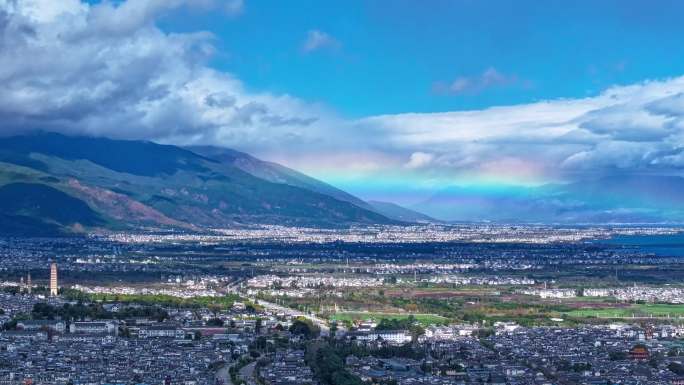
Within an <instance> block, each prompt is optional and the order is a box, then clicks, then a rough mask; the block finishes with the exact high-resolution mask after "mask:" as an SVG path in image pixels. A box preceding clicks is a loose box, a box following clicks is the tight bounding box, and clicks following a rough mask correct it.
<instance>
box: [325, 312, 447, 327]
mask: <svg viewBox="0 0 684 385" xmlns="http://www.w3.org/2000/svg"><path fill="white" fill-rule="evenodd" d="M410 316H413V317H414V318H415V319H416V321H418V323H420V324H421V325H424V326H428V325H434V324H445V323H447V322H448V319H447V318H446V317H442V316H439V315H436V314H410V313H378V312H342V313H336V314H332V315H331V316H330V320H331V321H339V322H345V321H349V322H353V321H364V320H373V321H375V322H380V320H383V319H391V320H404V319H407V318H408V317H410Z"/></svg>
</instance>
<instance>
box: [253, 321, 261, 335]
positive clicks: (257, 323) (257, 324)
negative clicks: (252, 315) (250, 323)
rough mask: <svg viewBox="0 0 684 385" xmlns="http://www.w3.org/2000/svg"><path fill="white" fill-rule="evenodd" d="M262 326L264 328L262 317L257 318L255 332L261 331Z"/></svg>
mask: <svg viewBox="0 0 684 385" xmlns="http://www.w3.org/2000/svg"><path fill="white" fill-rule="evenodd" d="M261 328H262V321H261V318H257V319H256V322H255V323H254V332H255V333H256V334H259V333H261Z"/></svg>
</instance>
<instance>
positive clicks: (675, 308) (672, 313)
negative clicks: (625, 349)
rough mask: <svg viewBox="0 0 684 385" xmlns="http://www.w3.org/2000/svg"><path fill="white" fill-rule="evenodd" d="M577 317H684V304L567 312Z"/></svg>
mask: <svg viewBox="0 0 684 385" xmlns="http://www.w3.org/2000/svg"><path fill="white" fill-rule="evenodd" d="M565 314H566V315H567V316H570V317H577V318H588V317H597V318H630V317H633V316H634V317H651V316H653V317H668V316H669V317H684V305H665V304H654V305H646V304H637V305H631V306H628V307H605V308H597V309H578V310H572V311H569V312H567V313H565Z"/></svg>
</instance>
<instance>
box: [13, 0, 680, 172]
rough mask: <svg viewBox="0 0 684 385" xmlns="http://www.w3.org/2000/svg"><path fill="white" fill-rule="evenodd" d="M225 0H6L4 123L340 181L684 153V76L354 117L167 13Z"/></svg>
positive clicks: (608, 162)
mask: <svg viewBox="0 0 684 385" xmlns="http://www.w3.org/2000/svg"><path fill="white" fill-rule="evenodd" d="M226 4H227V3H225V2H218V1H210V0H203V1H199V2H197V1H192V2H191V1H182V0H172V1H156V0H140V1H132V0H128V1H123V2H116V3H114V2H103V3H97V4H86V3H82V2H80V1H78V0H62V1H51V0H22V1H15V0H0V85H2V87H0V119H2V121H3V123H4V124H3V126H2V131H3V134H11V133H17V132H24V131H27V130H34V129H41V130H46V131H58V132H63V133H75V134H76V133H77V134H88V135H95V136H109V137H114V138H129V139H150V140H156V141H160V142H165V143H173V144H180V145H189V144H212V145H224V146H229V147H234V148H240V149H244V150H247V151H250V152H254V153H256V154H258V155H260V156H262V157H263V156H265V157H267V158H269V157H270V158H272V159H274V160H277V161H281V162H284V163H286V164H288V165H290V166H293V167H295V168H299V169H302V170H304V171H308V172H311V173H313V174H314V175H315V176H319V177H324V178H325V179H327V180H329V181H333V182H334V181H335V175H337V174H344V173H351V174H354V173H358V174H359V175H362V177H367V178H377V177H378V176H382V175H389V174H392V173H395V174H401V173H405V172H410V173H411V175H413V176H416V175H417V177H415V178H413V179H411V180H412V181H415V180H418V181H419V182H418V183H422V182H421V181H423V182H425V183H426V184H434V183H435V180H437V181H440V182H444V183H446V182H449V181H456V182H457V181H459V180H463V179H468V178H471V179H472V178H474V179H478V178H481V179H482V180H504V181H507V182H512V183H542V182H545V181H549V180H563V179H565V180H567V179H573V178H577V177H578V175H579V176H581V175H589V174H590V175H594V174H601V175H606V174H608V175H610V174H615V173H664V174H680V173H681V171H682V169H684V77H679V78H669V79H663V80H652V81H644V82H642V83H639V84H633V85H628V86H614V87H612V88H609V89H606V90H604V91H603V92H601V93H600V94H598V95H595V96H591V97H586V98H578V99H558V100H546V101H539V102H536V103H531V104H522V105H512V106H501V107H492V108H488V109H483V110H472V111H455V112H443V113H404V114H395V115H381V116H371V117H366V118H361V119H346V118H344V117H341V116H339V115H338V114H336V113H335V112H334V109H333V108H332V107H329V106H325V105H322V104H319V103H315V102H309V101H306V100H302V99H300V98H297V97H295V96H291V95H287V94H279V93H269V92H258V91H253V90H250V89H249V87H248V86H247V85H245V84H244V83H243V82H242V81H241V80H240V79H238V78H236V77H235V76H234V75H233V74H231V73H228V72H224V71H219V70H217V69H214V68H213V67H212V66H211V63H210V61H211V58H212V57H213V55H215V54H216V48H215V44H214V42H215V39H216V37H215V36H214V35H212V34H211V33H209V32H205V31H195V32H182V33H179V32H173V31H166V30H164V29H162V28H161V27H159V26H158V23H157V21H158V20H159V18H160V17H163V16H164V15H165V14H167V13H168V12H178V11H179V10H182V11H184V12H186V11H192V10H191V9H190V8H197V9H198V10H197V12H203V11H207V10H211V11H214V10H218V11H220V12H225V13H226V15H227V16H231V17H239V16H240V13H241V12H243V9H244V8H245V7H246V5H245V4H244V3H243V2H241V1H239V2H235V1H233V2H230V4H231V5H229V6H228V5H226ZM247 7H248V5H247ZM226 22H230V20H229V18H228V20H227V21H226ZM321 36H322V35H321ZM321 36H318V38H316V36H313V35H312V36H309V38H312V37H313V38H314V40H311V39H309V40H311V41H312V43H311V44H309V45H307V47H309V50H308V51H313V50H314V49H318V48H320V47H322V46H324V45H323V44H321V42H323V41H334V42H335V44H339V42H338V41H337V40H330V39H332V38H331V37H329V36H328V35H325V36H328V38H329V39H323V40H321ZM314 43H315V44H314ZM301 49H302V47H293V50H295V51H297V50H301ZM485 74H487V72H485ZM496 75H497V76H493V73H492V72H491V71H490V72H489V74H488V75H487V76H485V75H483V77H482V79H480V80H478V81H476V82H475V83H473V81H471V83H472V84H475V85H474V86H472V84H471V87H470V88H473V87H475V88H477V87H481V86H485V85H486V86H490V85H508V84H509V83H511V82H512V81H509V80H507V79H508V78H505V77H503V75H499V74H498V72H497V73H496ZM516 81H517V80H516ZM461 83H462V82H461ZM459 84H460V83H459ZM478 85H479V86H478ZM463 87H464V86H462V85H457V86H456V88H457V89H456V90H455V91H458V92H459V93H460V92H462V91H464V90H465V88H463ZM451 88H454V85H453V84H452V85H451ZM451 92H454V90H453V89H452V90H451ZM269 155H270V156H269Z"/></svg>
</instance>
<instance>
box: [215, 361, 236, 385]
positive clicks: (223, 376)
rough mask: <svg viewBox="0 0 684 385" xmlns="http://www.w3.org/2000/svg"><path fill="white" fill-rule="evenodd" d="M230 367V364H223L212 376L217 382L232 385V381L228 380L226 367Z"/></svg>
mask: <svg viewBox="0 0 684 385" xmlns="http://www.w3.org/2000/svg"><path fill="white" fill-rule="evenodd" d="M230 367H231V364H225V365H223V366H222V367H221V368H219V370H217V371H216V374H215V375H214V377H215V378H216V379H217V380H219V381H220V382H218V383H219V384H222V385H233V382H232V381H231V380H230V373H228V369H229V368H230Z"/></svg>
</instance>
